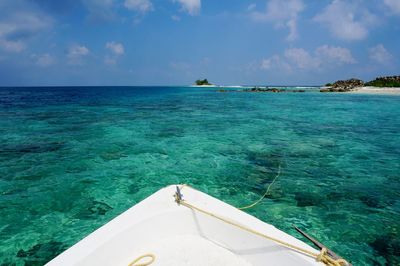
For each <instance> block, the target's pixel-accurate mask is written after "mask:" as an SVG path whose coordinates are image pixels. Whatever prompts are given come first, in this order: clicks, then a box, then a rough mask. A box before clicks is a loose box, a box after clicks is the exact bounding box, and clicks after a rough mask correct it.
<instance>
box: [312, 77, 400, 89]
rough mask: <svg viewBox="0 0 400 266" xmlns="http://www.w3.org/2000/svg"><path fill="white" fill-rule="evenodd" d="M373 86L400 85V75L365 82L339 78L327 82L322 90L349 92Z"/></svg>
mask: <svg viewBox="0 0 400 266" xmlns="http://www.w3.org/2000/svg"><path fill="white" fill-rule="evenodd" d="M363 86H371V87H380V88H382V87H400V76H387V77H378V78H376V79H374V80H372V81H368V82H366V83H364V81H362V80H360V79H355V78H352V79H348V80H338V81H336V82H334V83H332V84H331V83H327V84H326V85H325V88H321V90H320V91H321V92H348V91H352V90H355V89H357V88H359V87H363Z"/></svg>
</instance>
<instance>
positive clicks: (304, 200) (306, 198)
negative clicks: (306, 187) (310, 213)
mask: <svg viewBox="0 0 400 266" xmlns="http://www.w3.org/2000/svg"><path fill="white" fill-rule="evenodd" d="M294 199H295V200H296V201H297V206H298V207H307V206H320V205H322V203H323V201H324V198H323V197H321V196H319V195H318V194H317V193H311V192H296V194H295V196H294Z"/></svg>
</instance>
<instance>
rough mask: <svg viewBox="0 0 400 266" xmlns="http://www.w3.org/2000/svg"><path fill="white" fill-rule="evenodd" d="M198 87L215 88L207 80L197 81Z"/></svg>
mask: <svg viewBox="0 0 400 266" xmlns="http://www.w3.org/2000/svg"><path fill="white" fill-rule="evenodd" d="M196 85H197V86H213V84H211V83H210V82H208V80H207V79H198V80H196Z"/></svg>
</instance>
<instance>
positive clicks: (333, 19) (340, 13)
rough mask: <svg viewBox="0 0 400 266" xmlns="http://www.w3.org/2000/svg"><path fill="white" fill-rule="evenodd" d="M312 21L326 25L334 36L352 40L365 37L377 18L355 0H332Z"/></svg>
mask: <svg viewBox="0 0 400 266" xmlns="http://www.w3.org/2000/svg"><path fill="white" fill-rule="evenodd" d="M314 21H316V22H318V23H322V24H324V25H325V26H326V27H328V28H329V30H330V31H331V33H332V34H333V35H334V36H335V37H337V38H339V39H343V40H350V41H352V40H363V39H365V38H366V37H367V35H368V28H369V27H370V26H371V25H373V24H375V22H376V21H377V18H376V16H375V15H372V14H371V13H370V12H369V11H368V10H367V9H365V8H363V7H362V6H360V5H357V4H356V2H350V1H343V0H334V1H333V2H332V3H331V4H329V5H328V6H327V7H326V8H325V9H324V10H323V11H322V13H320V14H318V15H317V16H315V17H314Z"/></svg>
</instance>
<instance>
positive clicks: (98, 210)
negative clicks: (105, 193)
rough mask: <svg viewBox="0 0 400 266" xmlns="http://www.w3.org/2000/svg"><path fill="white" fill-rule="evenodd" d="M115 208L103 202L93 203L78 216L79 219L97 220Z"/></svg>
mask: <svg viewBox="0 0 400 266" xmlns="http://www.w3.org/2000/svg"><path fill="white" fill-rule="evenodd" d="M112 209H113V208H112V207H111V206H109V205H108V204H106V203H104V202H101V201H96V200H94V201H92V203H91V204H90V206H89V207H87V208H86V209H83V210H81V211H80V212H79V213H78V214H77V218H79V219H95V218H96V217H97V216H99V215H105V214H106V213H107V212H108V211H110V210H112Z"/></svg>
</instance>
